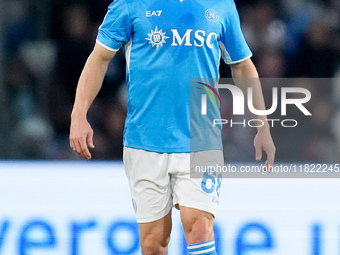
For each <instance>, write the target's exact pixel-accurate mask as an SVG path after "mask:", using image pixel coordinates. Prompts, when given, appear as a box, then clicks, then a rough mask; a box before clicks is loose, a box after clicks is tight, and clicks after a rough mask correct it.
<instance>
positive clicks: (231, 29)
mask: <svg viewBox="0 0 340 255" xmlns="http://www.w3.org/2000/svg"><path fill="white" fill-rule="evenodd" d="M227 4H228V8H227V16H226V19H225V24H224V29H223V33H222V38H221V41H220V42H219V44H220V45H219V46H220V49H221V53H222V58H223V59H224V61H225V62H226V63H227V64H235V63H238V62H242V61H243V60H245V59H247V58H250V57H251V56H252V52H251V50H250V49H249V46H248V44H247V42H246V40H245V38H244V35H243V33H242V30H241V24H240V17H239V15H238V12H237V9H236V6H235V3H234V1H233V0H227Z"/></svg>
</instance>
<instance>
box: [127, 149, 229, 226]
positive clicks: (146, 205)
mask: <svg viewBox="0 0 340 255" xmlns="http://www.w3.org/2000/svg"><path fill="white" fill-rule="evenodd" d="M204 153H205V154H204ZM206 153H208V156H207V154H206ZM203 154H204V156H203ZM194 159H199V161H202V159H209V160H204V161H206V162H204V164H206V165H216V164H219V165H223V152H222V151H219V150H216V151H205V152H203V151H202V152H192V153H157V152H150V151H144V150H140V149H133V148H128V147H124V154H123V160H124V165H125V171H126V175H127V178H128V182H129V186H130V191H131V196H132V204H133V207H134V210H135V213H136V218H137V222H138V223H146V222H152V221H155V220H158V219H161V218H163V217H164V216H165V215H167V214H168V213H169V212H170V210H171V209H172V207H173V206H175V205H181V206H186V207H191V208H195V209H199V210H203V211H206V212H209V213H211V214H212V215H214V216H215V213H216V209H217V204H218V198H219V189H220V186H221V182H222V175H217V176H216V178H215V177H212V175H209V176H208V178H206V177H207V175H204V174H203V173H202V175H201V176H200V177H197V175H195V177H191V176H190V162H192V161H193V160H194ZM191 168H192V169H193V167H192V166H191Z"/></svg>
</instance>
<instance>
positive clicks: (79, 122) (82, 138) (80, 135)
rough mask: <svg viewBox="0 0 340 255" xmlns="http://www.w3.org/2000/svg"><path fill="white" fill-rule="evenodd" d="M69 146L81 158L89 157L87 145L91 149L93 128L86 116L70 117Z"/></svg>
mask: <svg viewBox="0 0 340 255" xmlns="http://www.w3.org/2000/svg"><path fill="white" fill-rule="evenodd" d="M70 146H71V148H72V150H74V151H75V152H77V153H78V154H79V155H80V156H82V157H83V158H86V159H91V157H92V156H91V153H90V151H89V148H88V147H90V148H92V149H93V148H94V147H95V146H94V145H93V130H92V128H91V126H90V124H89V122H88V121H87V120H86V118H79V117H72V118H71V128H70Z"/></svg>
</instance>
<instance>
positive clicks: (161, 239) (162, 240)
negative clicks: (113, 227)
mask: <svg viewBox="0 0 340 255" xmlns="http://www.w3.org/2000/svg"><path fill="white" fill-rule="evenodd" d="M138 225H139V233H140V242H141V246H142V248H143V247H145V248H147V247H150V246H162V247H167V245H168V243H169V241H170V234H171V228H172V223H171V212H169V213H168V214H167V215H166V216H164V217H163V218H161V219H158V220H156V221H152V222H147V223H139V224H138Z"/></svg>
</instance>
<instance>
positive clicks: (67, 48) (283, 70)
mask: <svg viewBox="0 0 340 255" xmlns="http://www.w3.org/2000/svg"><path fill="white" fill-rule="evenodd" d="M110 1H111V0H102V1H95V0H86V1H85V0H84V1H76V2H74V1H66V0H30V1H29V0H25V1H24V0H17V1H15V0H2V1H1V19H0V20H1V21H0V22H1V23H0V36H1V40H0V53H1V55H0V105H1V108H0V111H1V112H0V138H1V143H0V158H2V159H79V157H77V156H76V155H75V153H73V152H72V151H71V150H70V149H69V143H68V132H69V124H70V112H71V109H72V104H73V100H74V94H75V88H76V85H77V80H78V77H79V74H80V72H81V70H82V67H83V65H84V63H85V61H86V58H87V57H88V55H89V53H90V52H91V50H92V47H93V45H94V41H95V37H96V34H97V28H98V26H99V25H100V23H101V21H102V18H103V16H104V15H105V13H106V10H107V6H108V5H109V4H110ZM236 3H237V6H238V9H239V12H240V16H241V19H242V25H243V30H244V33H245V36H246V38H247V41H248V43H249V45H250V47H251V49H252V51H253V53H254V57H253V60H254V62H255V64H256V66H257V68H258V71H259V73H260V76H261V77H271V78H273V77H319V78H320V77H322V78H332V77H333V78H335V77H338V76H339V75H340V72H339V69H340V67H339V66H340V64H339V63H340V3H339V1H338V0H314V1H313V0H289V1H283V0H272V1H263V0H256V1H247V0H236ZM124 61H125V60H124V56H123V53H122V52H120V53H119V54H118V56H117V57H116V58H115V59H114V60H113V61H112V63H111V64H110V68H109V71H108V73H107V75H106V79H105V82H104V85H103V88H102V91H101V92H100V94H99V95H98V98H97V100H96V101H95V102H94V104H93V107H92V109H91V111H90V112H89V115H88V118H89V121H90V122H91V123H92V125H93V128H94V130H95V143H96V150H94V151H93V154H94V155H93V156H94V158H95V159H99V160H102V159H118V160H119V159H121V157H122V146H121V144H122V130H123V127H124V118H125V114H126V90H125V66H124V65H125V63H124ZM221 74H222V77H230V70H229V67H228V66H226V65H224V64H223V63H221ZM339 84H340V83H339V82H337V83H335V84H333V85H331V84H327V85H325V86H323V87H322V88H320V87H319V88H318V90H316V93H314V94H313V100H315V104H316V105H314V107H315V108H317V109H318V110H317V111H314V115H315V116H314V117H313V120H314V121H315V123H310V124H311V125H310V128H308V129H306V130H304V135H303V136H301V137H299V139H296V136H292V135H289V133H288V134H287V132H281V133H279V134H276V133H275V131H274V140H275V142H276V144H277V147H278V148H279V152H278V154H277V160H278V161H318V162H325V161H327V162H330V161H335V158H339V155H340V154H339V148H340V134H339V133H340V128H339V127H340V124H339V121H340V120H339V112H338V111H339V109H340V108H339V107H340V104H339V100H338V98H339V95H340V85H339ZM268 98H269V99H271V94H270V93H269V97H268ZM321 122H322V123H323V124H322V125H320V124H318V123H321ZM226 143H231V145H232V147H233V150H234V151H236V152H237V151H242V149H239V147H238V146H241V145H239V144H238V143H237V142H233V141H229V140H228V139H226ZM290 144H294V145H295V147H297V148H299V151H300V152H301V153H292V151H291V150H290V149H291V146H289V145H290ZM305 152H307V153H305ZM227 159H228V160H231V161H235V160H241V161H245V160H247V161H248V160H253V155H251V157H244V153H234V154H233V156H231V155H230V154H229V156H228V157H227Z"/></svg>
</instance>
